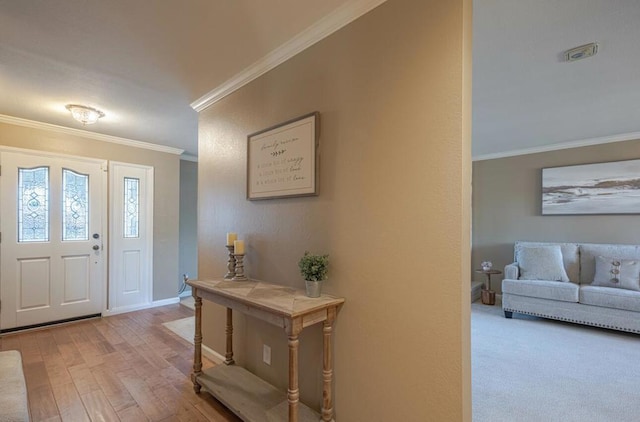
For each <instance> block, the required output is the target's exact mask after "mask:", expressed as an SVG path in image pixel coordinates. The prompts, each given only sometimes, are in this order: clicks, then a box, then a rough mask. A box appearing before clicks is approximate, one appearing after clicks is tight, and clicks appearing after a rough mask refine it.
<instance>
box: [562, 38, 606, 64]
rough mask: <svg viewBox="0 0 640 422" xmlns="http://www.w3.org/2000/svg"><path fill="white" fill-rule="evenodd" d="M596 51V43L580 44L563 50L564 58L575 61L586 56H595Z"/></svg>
mask: <svg viewBox="0 0 640 422" xmlns="http://www.w3.org/2000/svg"><path fill="white" fill-rule="evenodd" d="M597 52H598V44H597V43H594V42H592V43H589V44H585V45H581V46H580V47H575V48H572V49H571V50H567V51H565V52H564V58H565V59H566V60H567V61H568V62H575V61H576V60H580V59H586V58H587V57H591V56H595V54H596V53H597Z"/></svg>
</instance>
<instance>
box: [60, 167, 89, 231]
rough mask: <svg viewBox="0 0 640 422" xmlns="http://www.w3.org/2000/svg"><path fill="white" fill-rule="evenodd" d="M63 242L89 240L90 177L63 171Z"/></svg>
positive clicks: (66, 170)
mask: <svg viewBox="0 0 640 422" xmlns="http://www.w3.org/2000/svg"><path fill="white" fill-rule="evenodd" d="M62 192H63V198H64V199H63V205H62V240H89V175H88V174H82V173H76V172H74V171H71V170H68V169H63V170H62Z"/></svg>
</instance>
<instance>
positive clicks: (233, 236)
mask: <svg viewBox="0 0 640 422" xmlns="http://www.w3.org/2000/svg"><path fill="white" fill-rule="evenodd" d="M237 238H238V235H237V234H236V233H227V245H233V242H235V241H236V239H237Z"/></svg>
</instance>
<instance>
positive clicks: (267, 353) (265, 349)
mask: <svg viewBox="0 0 640 422" xmlns="http://www.w3.org/2000/svg"><path fill="white" fill-rule="evenodd" d="M262 361H263V362H264V363H266V364H267V365H269V366H271V347H269V346H267V345H266V344H263V345H262Z"/></svg>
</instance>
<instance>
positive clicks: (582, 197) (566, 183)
mask: <svg viewBox="0 0 640 422" xmlns="http://www.w3.org/2000/svg"><path fill="white" fill-rule="evenodd" d="M576 214H640V160H627V161H615V162H610V163H598V164H584V165H577V166H568V167H554V168H545V169H542V215H576Z"/></svg>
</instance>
